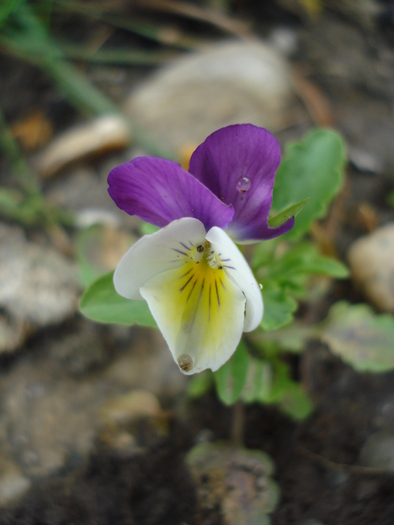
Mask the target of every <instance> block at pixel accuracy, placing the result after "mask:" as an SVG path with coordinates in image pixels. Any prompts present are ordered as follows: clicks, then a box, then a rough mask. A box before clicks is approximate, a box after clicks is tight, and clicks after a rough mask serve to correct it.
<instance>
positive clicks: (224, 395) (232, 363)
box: [214, 341, 249, 405]
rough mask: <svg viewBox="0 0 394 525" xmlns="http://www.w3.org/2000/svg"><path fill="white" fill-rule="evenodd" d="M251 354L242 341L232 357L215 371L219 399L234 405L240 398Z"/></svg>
mask: <svg viewBox="0 0 394 525" xmlns="http://www.w3.org/2000/svg"><path fill="white" fill-rule="evenodd" d="M248 364H249V355H248V352H247V349H246V346H245V343H244V342H243V341H241V342H240V343H239V346H238V348H237V350H236V351H235V353H234V354H233V356H232V357H231V359H229V360H228V361H227V363H225V364H224V365H223V366H222V367H221V368H219V370H218V371H217V372H215V373H214V378H215V385H216V391H217V394H218V397H219V399H220V400H221V401H222V402H223V403H224V404H226V405H232V404H233V403H235V401H236V400H237V399H238V398H239V396H240V394H241V391H242V389H243V387H244V385H245V381H246V375H247V371H248Z"/></svg>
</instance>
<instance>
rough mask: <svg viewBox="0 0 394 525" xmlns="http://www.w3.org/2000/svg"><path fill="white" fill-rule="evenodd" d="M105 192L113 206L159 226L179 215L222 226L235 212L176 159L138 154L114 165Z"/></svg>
mask: <svg viewBox="0 0 394 525" xmlns="http://www.w3.org/2000/svg"><path fill="white" fill-rule="evenodd" d="M108 184H109V189H108V192H109V194H110V196H111V197H112V199H113V200H114V201H115V203H116V205H117V206H118V207H119V208H120V209H122V210H124V211H126V212H127V213H129V214H130V215H137V216H138V217H140V218H141V219H143V220H144V221H147V222H150V223H151V224H154V225H156V226H159V227H163V226H166V225H167V224H169V223H170V222H172V221H174V220H176V219H180V218H182V217H194V218H197V219H199V220H200V221H201V222H202V223H203V224H204V226H205V228H206V229H209V228H211V227H212V226H214V225H216V226H220V227H222V228H225V227H226V226H227V225H228V224H229V222H230V221H231V219H232V218H233V215H234V210H233V209H232V207H231V206H227V205H225V204H224V203H223V202H222V201H220V199H218V198H217V197H216V196H215V195H214V194H213V193H212V192H211V191H210V190H209V189H207V188H206V187H205V186H204V185H203V184H201V182H199V181H198V180H196V179H195V178H194V177H192V176H191V175H190V174H189V173H187V171H185V170H184V169H182V168H181V166H180V165H179V164H177V163H176V162H173V161H170V160H165V159H159V158H155V157H138V158H136V159H133V160H132V161H131V162H127V163H125V164H121V165H120V166H117V167H116V168H114V169H113V170H112V171H111V173H110V174H109V176H108Z"/></svg>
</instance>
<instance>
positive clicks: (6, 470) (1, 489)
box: [0, 458, 31, 507]
mask: <svg viewBox="0 0 394 525" xmlns="http://www.w3.org/2000/svg"><path fill="white" fill-rule="evenodd" d="M30 486H31V481H30V480H29V479H28V478H26V477H25V476H24V475H23V473H22V472H21V470H20V468H19V467H18V466H17V465H16V464H15V463H14V462H13V461H12V460H8V459H5V458H0V507H5V506H7V505H9V504H11V503H15V501H16V500H17V499H18V498H20V497H22V496H23V495H24V494H25V492H26V491H27V490H28V489H29V488H30Z"/></svg>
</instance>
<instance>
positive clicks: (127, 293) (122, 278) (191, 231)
mask: <svg viewBox="0 0 394 525" xmlns="http://www.w3.org/2000/svg"><path fill="white" fill-rule="evenodd" d="M205 233H206V232H205V228H204V225H203V224H202V223H201V222H200V221H198V220H197V219H191V218H188V217H186V218H184V219H180V220H178V221H174V222H172V223H171V224H169V225H168V226H166V227H165V228H162V229H161V230H159V231H158V232H156V233H152V234H151V235H145V236H144V237H142V238H141V239H140V240H139V241H137V242H136V243H135V244H134V245H133V246H132V247H131V248H130V249H129V250H128V251H127V252H126V253H125V255H124V256H123V257H122V259H121V261H120V263H119V264H118V267H117V268H116V270H115V273H114V285H115V290H116V291H117V292H118V294H119V295H121V296H123V297H126V298H127V299H142V296H141V294H140V288H141V286H143V285H144V284H145V283H146V281H148V280H149V279H151V278H152V277H154V276H156V275H158V274H160V273H162V272H166V271H167V270H173V269H175V268H179V267H181V266H183V265H184V264H185V261H186V260H188V254H189V252H190V249H191V247H192V246H194V245H199V244H204V242H205Z"/></svg>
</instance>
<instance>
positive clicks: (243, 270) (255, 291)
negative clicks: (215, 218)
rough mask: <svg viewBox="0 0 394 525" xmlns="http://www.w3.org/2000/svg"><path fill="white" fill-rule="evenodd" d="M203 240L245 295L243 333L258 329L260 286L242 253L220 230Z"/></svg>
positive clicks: (208, 234)
mask: <svg viewBox="0 0 394 525" xmlns="http://www.w3.org/2000/svg"><path fill="white" fill-rule="evenodd" d="M205 238H206V239H207V240H208V241H209V242H210V243H211V244H212V248H213V249H214V250H215V251H216V252H217V254H218V256H219V259H220V261H221V262H222V263H223V267H224V268H225V269H226V270H227V272H228V274H229V275H230V277H231V278H232V279H233V280H234V281H235V282H236V283H237V285H238V286H239V287H240V289H241V290H242V292H243V293H244V294H245V297H246V308H245V325H244V332H251V331H252V330H254V329H255V328H257V327H258V325H259V324H260V323H261V320H262V318H263V310H264V307H263V298H262V295H261V290H260V286H259V285H258V283H257V281H256V279H255V278H254V275H253V273H252V270H251V269H250V267H249V265H248V263H247V262H246V260H245V258H244V256H243V255H242V253H241V252H240V251H239V250H238V248H237V247H236V245H235V244H234V243H233V241H232V240H231V239H230V237H229V236H228V235H227V234H226V233H225V232H224V231H223V230H222V229H221V228H218V227H217V226H214V227H213V228H211V229H210V230H209V232H208V233H207V235H206V236H205Z"/></svg>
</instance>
